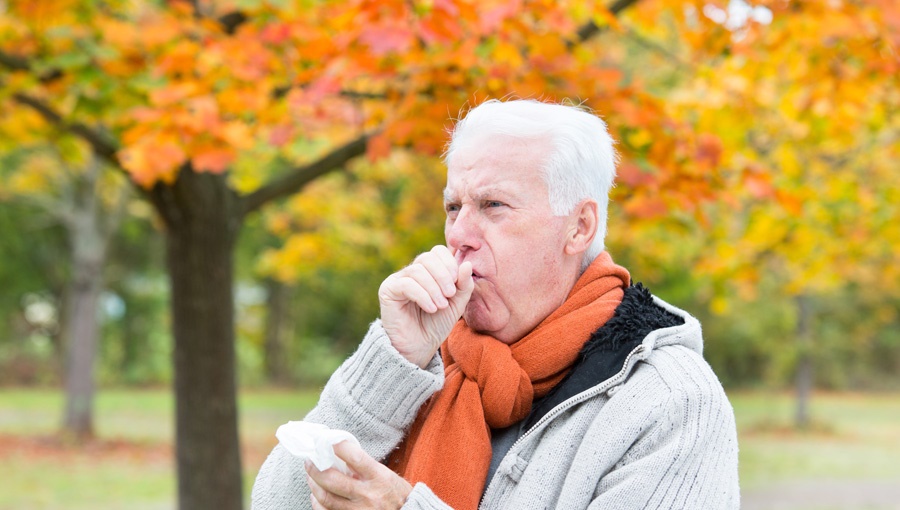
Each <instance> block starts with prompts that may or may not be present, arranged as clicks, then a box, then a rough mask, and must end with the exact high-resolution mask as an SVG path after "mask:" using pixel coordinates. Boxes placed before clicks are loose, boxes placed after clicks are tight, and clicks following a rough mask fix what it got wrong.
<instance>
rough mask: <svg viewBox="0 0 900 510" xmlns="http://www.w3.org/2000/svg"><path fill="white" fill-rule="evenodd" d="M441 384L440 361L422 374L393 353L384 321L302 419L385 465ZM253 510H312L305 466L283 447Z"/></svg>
mask: <svg viewBox="0 0 900 510" xmlns="http://www.w3.org/2000/svg"><path fill="white" fill-rule="evenodd" d="M443 381H444V371H443V364H442V363H441V360H440V357H439V356H437V355H436V356H435V357H434V358H433V359H432V360H431V362H430V363H429V365H428V366H427V367H426V368H425V369H424V370H423V369H421V368H419V367H418V366H416V365H415V364H413V363H410V362H409V361H407V360H406V359H405V358H403V357H402V356H401V355H400V353H399V352H397V350H396V349H394V347H393V346H392V345H391V342H390V339H389V338H388V336H387V334H386V333H385V332H384V328H382V326H381V321H375V322H374V323H372V326H371V327H370V328H369V332H368V333H367V334H366V337H365V338H364V339H363V341H362V343H361V344H360V346H359V348H358V349H357V351H356V352H355V353H354V354H353V355H352V356H350V358H348V359H347V360H346V361H345V362H344V363H343V364H342V365H341V367H340V368H338V370H337V371H335V373H334V374H333V375H332V376H331V378H330V379H329V380H328V384H326V385H325V389H324V390H323V391H322V395H321V396H320V398H319V403H318V405H317V406H316V407H315V408H314V409H313V410H312V411H310V413H309V414H308V415H307V416H306V418H304V420H305V421H309V422H314V423H322V424H324V425H327V426H329V427H330V428H333V429H342V430H346V431H348V432H350V433H352V434H353V435H354V436H356V438H357V439H359V442H360V445H361V446H362V448H363V449H364V450H365V451H366V452H368V454H369V455H371V456H372V457H374V458H375V459H377V460H383V459H384V458H385V457H387V455H388V454H389V453H390V452H391V450H393V449H394V448H395V447H396V446H397V444H399V443H400V441H401V440H402V439H403V437H404V435H405V433H406V429H407V428H408V427H409V426H410V425H411V424H412V422H413V420H414V419H415V417H416V414H417V412H418V410H419V408H420V407H421V406H422V404H424V403H425V401H426V400H428V398H429V397H431V395H433V394H434V393H435V392H436V391H437V390H439V389H440V388H441V386H442V385H443ZM272 433H273V434H274V433H275V431H274V430H273V431H272ZM251 507H252V508H253V510H293V509H307V508H310V502H309V488H308V487H307V485H306V472H305V471H304V469H303V463H302V462H301V461H299V460H298V459H296V458H295V457H293V456H292V455H291V454H290V453H288V452H287V450H285V449H284V448H282V447H281V445H277V446H276V447H275V449H274V450H272V453H270V454H269V457H268V458H267V459H266V461H265V463H264V464H263V466H262V468H260V471H259V474H258V475H257V477H256V482H255V483H254V485H253V492H252V495H251Z"/></svg>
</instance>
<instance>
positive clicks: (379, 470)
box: [306, 441, 412, 510]
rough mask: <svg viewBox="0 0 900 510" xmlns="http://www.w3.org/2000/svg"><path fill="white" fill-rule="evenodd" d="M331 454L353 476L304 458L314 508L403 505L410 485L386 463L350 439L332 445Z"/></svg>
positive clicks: (334, 508)
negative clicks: (319, 467)
mask: <svg viewBox="0 0 900 510" xmlns="http://www.w3.org/2000/svg"><path fill="white" fill-rule="evenodd" d="M334 453H335V454H336V455H337V456H338V457H340V458H341V459H343V461H344V462H346V463H347V466H348V467H349V468H350V469H351V470H352V471H353V473H354V475H353V476H350V475H346V474H344V473H341V472H340V471H338V470H337V469H326V470H325V471H319V470H318V469H316V466H314V465H313V464H312V462H310V461H306V474H307V477H306V482H307V483H308V484H309V489H310V491H311V492H312V494H311V495H310V500H311V501H312V507H313V508H314V509H316V510H325V509H328V510H332V509H333V510H344V509H352V508H384V509H387V508H389V509H392V510H393V509H397V508H400V507H402V506H403V503H405V502H406V498H407V496H409V493H410V492H412V486H411V485H410V484H409V482H407V481H406V480H404V479H403V478H402V477H401V476H400V475H398V474H397V473H394V472H393V471H391V470H390V469H389V468H388V467H387V466H385V465H383V464H381V463H380V462H378V461H377V460H375V459H373V458H372V457H371V456H369V454H367V453H366V452H365V451H363V449H362V448H360V447H359V446H357V445H355V444H353V443H351V442H350V441H343V442H341V443H338V444H336V445H334Z"/></svg>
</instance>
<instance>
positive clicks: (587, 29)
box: [566, 0, 638, 49]
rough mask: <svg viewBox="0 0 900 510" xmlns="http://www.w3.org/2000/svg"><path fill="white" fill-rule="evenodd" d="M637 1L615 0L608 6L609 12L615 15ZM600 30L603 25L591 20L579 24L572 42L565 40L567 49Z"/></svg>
mask: <svg viewBox="0 0 900 510" xmlns="http://www.w3.org/2000/svg"><path fill="white" fill-rule="evenodd" d="M637 2H638V0H616V1H615V2H614V3H613V4H612V5H610V6H609V12H610V13H611V14H612V15H613V16H617V15H618V14H619V13H620V12H622V11H624V10H625V9H627V8H629V7H631V6H632V5H634V4H636V3H637ZM602 30H605V27H603V28H601V27H598V26H597V24H596V23H594V22H593V21H588V22H587V23H585V24H584V25H581V28H579V29H578V32H577V33H576V37H577V38H576V40H575V41H574V42H573V41H568V42H566V46H567V47H568V48H569V49H572V47H573V46H575V45H576V44H577V43H582V42H584V41H587V40H588V39H590V38H591V37H593V36H595V35H597V34H599V33H600V32H601V31H602Z"/></svg>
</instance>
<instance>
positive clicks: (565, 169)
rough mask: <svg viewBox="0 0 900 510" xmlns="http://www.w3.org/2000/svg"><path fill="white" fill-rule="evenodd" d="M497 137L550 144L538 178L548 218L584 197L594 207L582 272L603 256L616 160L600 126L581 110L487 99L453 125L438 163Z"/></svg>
mask: <svg viewBox="0 0 900 510" xmlns="http://www.w3.org/2000/svg"><path fill="white" fill-rule="evenodd" d="M497 135H502V136H508V137H512V138H514V139H518V140H525V141H528V140H547V141H549V142H550V147H551V152H550V154H549V156H548V157H547V159H546V160H545V162H544V168H543V169H542V174H543V178H544V182H545V183H546V185H547V191H548V194H549V195H550V209H551V210H552V211H553V214H555V215H557V216H566V215H569V214H571V213H572V212H573V211H574V210H575V207H576V206H577V205H578V204H579V203H580V202H581V201H582V200H584V199H586V198H590V199H593V200H594V201H596V202H597V215H598V223H597V233H596V234H595V235H594V240H593V242H592V243H591V245H590V246H589V247H588V249H587V251H586V252H585V254H584V259H583V260H582V270H584V269H585V268H587V266H589V265H590V263H591V262H593V260H594V259H595V258H596V257H597V255H599V254H600V253H601V252H602V251H603V248H604V244H603V240H604V238H605V237H606V215H607V214H606V209H607V205H608V203H609V190H610V188H611V187H612V186H613V181H614V180H615V177H616V160H617V156H616V152H615V149H614V148H613V143H614V142H613V139H612V137H611V136H610V135H609V131H608V130H607V128H606V123H605V122H603V120H601V119H600V118H599V117H597V116H596V115H594V114H593V113H592V112H591V111H590V110H588V109H587V108H584V107H582V106H577V105H568V104H553V103H543V102H540V101H535V100H530V99H520V100H511V101H498V100H496V99H492V100H490V101H486V102H484V103H482V104H480V105H478V106H476V107H475V108H472V109H471V110H469V112H468V113H467V114H466V115H465V117H464V118H463V119H461V120H460V121H459V122H457V123H456V125H455V126H454V127H453V129H452V130H451V133H450V142H449V143H448V145H447V151H446V152H445V153H444V162H445V163H446V164H447V165H449V164H450V161H451V160H452V159H453V155H454V154H456V152H457V151H461V150H465V149H466V148H468V147H473V146H477V145H484V144H487V143H491V140H490V139H491V138H493V137H495V136H497Z"/></svg>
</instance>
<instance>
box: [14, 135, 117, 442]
mask: <svg viewBox="0 0 900 510" xmlns="http://www.w3.org/2000/svg"><path fill="white" fill-rule="evenodd" d="M19 127H21V126H19ZM3 132H6V133H10V132H13V133H15V132H16V131H15V130H14V129H13V130H10V126H8V125H4V126H3V127H2V128H0V133H3ZM8 139H14V138H13V137H10V138H8ZM16 151H17V152H18V153H19V154H20V156H21V158H22V161H21V162H20V164H19V165H15V167H13V168H10V167H6V168H4V169H3V170H2V174H4V177H6V178H5V179H4V184H3V187H4V194H8V195H13V196H17V197H19V198H20V199H22V200H28V201H30V202H32V203H34V204H36V205H38V206H40V207H41V208H42V209H43V211H44V213H45V214H47V215H48V216H49V217H50V218H52V220H53V221H56V222H58V223H59V224H61V225H62V226H63V227H64V228H65V231H66V234H67V238H68V245H69V250H68V262H69V264H70V265H71V270H70V273H69V280H68V282H67V285H66V287H67V288H66V296H65V303H66V305H67V309H66V313H65V315H64V320H63V338H64V340H65V342H66V349H65V381H66V383H65V388H66V398H65V412H64V416H63V432H64V433H66V434H68V435H72V436H73V437H76V438H78V439H85V438H89V437H92V436H93V434H94V427H93V400H94V367H95V360H96V356H97V343H98V337H99V329H100V310H99V302H100V293H101V291H102V290H103V268H104V266H105V265H106V260H107V248H108V245H109V240H110V237H111V235H112V234H113V233H114V231H115V230H116V228H117V226H118V224H119V221H120V220H121V219H122V217H123V215H124V205H125V203H126V201H127V193H126V192H127V188H126V187H125V185H126V183H125V182H124V179H122V178H121V176H117V175H107V176H105V178H104V177H103V176H101V166H102V163H101V162H100V161H99V160H98V159H97V158H96V157H95V156H94V154H93V153H92V152H90V151H89V150H87V147H86V146H83V145H80V144H78V143H74V141H73V140H72V139H71V137H69V139H68V140H66V139H60V140H58V141H57V144H55V145H50V146H47V145H38V146H36V147H28V146H23V147H18V148H17V149H16Z"/></svg>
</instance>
